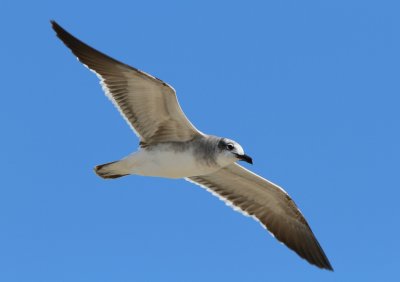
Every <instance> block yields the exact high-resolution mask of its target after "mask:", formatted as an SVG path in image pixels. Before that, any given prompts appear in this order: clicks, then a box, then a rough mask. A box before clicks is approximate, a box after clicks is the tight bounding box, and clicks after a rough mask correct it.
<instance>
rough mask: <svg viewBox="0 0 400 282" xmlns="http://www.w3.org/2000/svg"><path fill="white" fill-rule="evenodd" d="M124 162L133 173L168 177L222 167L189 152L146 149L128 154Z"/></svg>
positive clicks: (181, 176) (178, 176)
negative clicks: (199, 158)
mask: <svg viewBox="0 0 400 282" xmlns="http://www.w3.org/2000/svg"><path fill="white" fill-rule="evenodd" d="M124 162H126V164H127V165H128V166H129V171H130V173H131V174H138V175H144V176H159V177H167V178H184V177H190V176H196V175H204V174H210V173H212V172H214V171H217V170H218V169H220V167H219V166H218V165H217V164H210V163H208V164H207V163H206V162H204V161H199V160H196V159H195V157H194V156H193V154H191V153H189V152H187V151H186V152H174V151H158V150H154V151H146V150H140V151H139V152H137V153H135V154H133V155H130V156H128V157H127V158H126V159H125V160H124Z"/></svg>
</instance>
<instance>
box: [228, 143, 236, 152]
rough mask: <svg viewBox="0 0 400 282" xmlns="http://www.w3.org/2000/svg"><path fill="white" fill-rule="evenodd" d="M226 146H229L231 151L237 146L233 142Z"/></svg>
mask: <svg viewBox="0 0 400 282" xmlns="http://www.w3.org/2000/svg"><path fill="white" fill-rule="evenodd" d="M226 148H227V149H228V150H229V151H232V150H233V149H234V148H235V146H233V144H231V143H229V144H228V145H226Z"/></svg>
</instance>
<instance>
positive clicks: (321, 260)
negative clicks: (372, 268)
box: [187, 164, 333, 270]
mask: <svg viewBox="0 0 400 282" xmlns="http://www.w3.org/2000/svg"><path fill="white" fill-rule="evenodd" d="M187 180H188V181H191V182H194V183H196V184H198V185H200V186H202V187H204V188H206V189H207V190H208V191H210V192H211V193H213V194H214V195H216V196H218V197H219V198H220V199H222V200H223V201H225V202H227V203H228V205H231V206H232V207H233V208H235V209H237V210H239V211H241V212H242V213H244V214H245V215H249V216H252V217H254V218H255V219H256V220H258V221H259V222H260V223H261V224H262V225H263V226H264V227H266V228H267V229H268V231H270V233H271V234H272V235H273V236H274V237H275V238H277V239H278V240H279V241H281V242H282V243H284V244H285V245H286V246H287V247H289V248H290V249H292V250H293V251H295V252H296V253H297V254H298V255H299V256H300V257H302V258H304V259H306V260H307V261H308V262H309V263H311V264H314V265H316V266H318V267H320V268H325V269H329V270H333V269H332V266H331V264H330V263H329V260H328V258H327V257H326V255H325V253H324V251H323V250H322V248H321V246H320V244H319V243H318V241H317V239H316V238H315V236H314V234H313V232H312V231H311V228H310V227H309V225H308V223H307V221H306V220H305V218H304V216H303V215H302V214H301V212H300V210H299V209H298V208H297V206H296V204H295V203H294V202H293V200H292V199H291V198H290V197H289V195H288V194H287V193H286V192H285V191H284V190H283V189H282V188H280V187H279V186H277V185H275V184H273V183H272V182H269V181H268V180H266V179H264V178H262V177H260V176H258V175H257V174H254V173H253V172H251V171H249V170H247V169H245V168H244V167H242V166H240V165H238V164H233V165H230V166H228V167H225V168H222V169H221V170H219V171H217V172H215V173H212V174H209V175H203V176H196V177H190V178H187Z"/></svg>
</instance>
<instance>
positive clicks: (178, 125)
mask: <svg viewBox="0 0 400 282" xmlns="http://www.w3.org/2000/svg"><path fill="white" fill-rule="evenodd" d="M51 24H52V27H53V29H54V30H55V32H56V34H57V36H58V37H59V38H60V39H61V40H62V41H63V42H64V44H65V45H66V46H67V47H68V48H69V49H71V51H72V53H74V54H75V56H76V57H77V58H78V60H79V61H80V62H81V63H82V64H84V65H85V66H86V67H87V68H89V69H90V70H91V71H93V72H94V73H95V74H96V75H97V76H98V78H99V79H100V81H101V85H102V87H103V90H104V92H105V93H106V96H107V97H108V98H109V99H110V100H111V101H112V102H113V104H114V105H115V106H116V108H117V109H118V110H119V111H120V113H121V114H122V116H123V117H124V118H125V120H126V121H127V122H128V124H129V125H130V126H131V128H132V129H133V131H134V132H135V133H136V135H137V136H138V137H139V139H140V146H139V149H138V151H137V152H135V153H132V154H131V155H129V156H127V157H125V158H123V159H122V160H119V161H115V162H111V163H106V164H102V165H98V166H96V167H95V169H94V170H95V172H96V173H97V175H99V176H100V177H102V178H118V177H121V176H125V175H130V174H137V175H145V176H159V177H166V178H184V179H186V180H187V181H190V182H192V183H194V184H197V185H200V186H201V187H203V188H205V189H207V190H208V191H209V192H211V193H212V194H214V195H216V196H218V197H219V198H220V199H222V200H223V201H225V202H226V203H227V204H228V205H230V206H232V207H233V208H234V209H235V210H239V211H241V212H242V213H243V214H245V215H248V216H251V217H253V218H254V219H256V220H257V221H259V222H260V223H261V224H262V225H263V226H264V227H265V228H267V230H268V231H269V232H270V233H271V234H272V235H273V236H274V237H275V238H277V239H278V240H279V241H280V242H282V243H283V244H285V245H286V246H287V247H289V248H290V249H292V250H293V251H295V252H296V253H297V254H298V255H299V256H300V257H302V258H304V259H306V260H307V261H308V262H309V263H311V264H314V265H316V266H318V267H320V268H325V269H328V270H333V268H332V266H331V264H330V263H329V260H328V258H327V257H326V255H325V253H324V251H323V250H322V248H321V246H320V244H319V243H318V241H317V239H316V238H315V236H314V234H313V232H312V231H311V228H310V226H309V225H308V223H307V221H306V220H305V218H304V216H303V215H302V213H301V212H300V210H299V209H298V208H297V206H296V204H295V203H294V202H293V200H292V199H291V198H290V197H289V195H288V194H287V193H286V192H285V191H284V190H283V189H282V188H280V187H279V186H277V185H275V184H273V183H271V182H270V181H268V180H266V179H264V178H262V177H261V176H258V175H257V174H255V173H253V172H251V171H249V170H247V169H245V168H244V167H242V166H240V165H239V164H237V163H236V162H237V161H245V162H248V163H250V164H252V163H253V161H252V159H251V158H250V157H249V156H247V155H246V154H245V153H244V151H243V148H242V147H241V146H240V145H239V144H238V143H237V142H235V141H233V140H231V139H228V138H221V137H216V136H211V135H207V134H204V133H202V132H200V131H199V130H197V129H196V128H195V127H194V126H193V125H192V124H191V123H190V121H189V120H188V119H187V118H186V116H185V114H184V113H183V111H182V109H181V107H180V106H179V103H178V100H177V98H176V93H175V90H174V89H173V88H172V87H171V86H170V85H168V84H167V83H165V82H163V81H162V80H160V79H158V78H156V77H154V76H151V75H149V74H147V73H145V72H143V71H140V70H138V69H136V68H133V67H131V66H128V65H126V64H124V63H121V62H119V61H117V60H115V59H113V58H111V57H109V56H107V55H105V54H103V53H101V52H99V51H97V50H96V49H94V48H92V47H90V46H89V45H87V44H85V43H83V42H82V41H80V40H79V39H77V38H76V37H74V36H73V35H71V34H70V33H68V32H67V31H66V30H65V29H63V28H62V27H61V26H60V25H58V24H57V23H56V22H55V21H51Z"/></svg>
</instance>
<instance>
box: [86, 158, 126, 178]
mask: <svg viewBox="0 0 400 282" xmlns="http://www.w3.org/2000/svg"><path fill="white" fill-rule="evenodd" d="M94 172H96V174H97V175H98V176H100V177H102V178H104V179H114V178H119V177H122V176H126V175H129V173H127V172H126V171H125V169H124V166H123V165H122V164H121V161H115V162H111V163H106V164H102V165H98V166H96V167H95V168H94Z"/></svg>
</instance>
